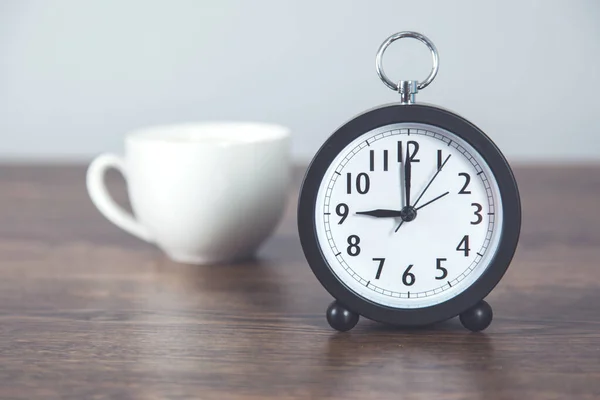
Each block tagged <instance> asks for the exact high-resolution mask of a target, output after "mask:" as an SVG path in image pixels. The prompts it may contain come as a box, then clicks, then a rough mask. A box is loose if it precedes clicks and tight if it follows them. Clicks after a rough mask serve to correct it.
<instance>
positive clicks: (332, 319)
mask: <svg viewBox="0 0 600 400" xmlns="http://www.w3.org/2000/svg"><path fill="white" fill-rule="evenodd" d="M327 322H329V325H330V326H331V327H332V328H333V329H335V330H338V331H340V332H346V331H349V330H350V329H352V328H354V327H355V326H356V324H357V323H358V314H356V313H354V312H352V311H350V310H348V309H347V308H346V307H344V306H343V305H341V304H340V303H338V302H337V301H334V302H333V303H331V304H330V305H329V307H327Z"/></svg>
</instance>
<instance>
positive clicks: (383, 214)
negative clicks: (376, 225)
mask: <svg viewBox="0 0 600 400" xmlns="http://www.w3.org/2000/svg"><path fill="white" fill-rule="evenodd" d="M400 213H401V211H400V210H382V209H377V210H370V211H357V212H356V214H358V215H368V216H369V217H375V218H393V217H399V216H400Z"/></svg>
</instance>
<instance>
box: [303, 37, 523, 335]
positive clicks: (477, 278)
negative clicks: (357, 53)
mask: <svg viewBox="0 0 600 400" xmlns="http://www.w3.org/2000/svg"><path fill="white" fill-rule="evenodd" d="M401 38H413V39H417V40H419V41H421V42H422V43H424V44H425V45H426V46H427V47H428V48H429V50H430V52H431V54H432V57H433V67H432V70H431V72H430V74H429V76H428V77H427V78H426V79H425V80H424V81H422V82H417V81H400V82H398V83H394V81H392V80H390V79H389V78H388V76H387V75H386V74H385V73H384V71H383V68H382V57H383V54H384V52H385V50H386V48H387V47H388V46H389V45H390V44H391V43H392V42H394V41H396V40H398V39H401ZM438 60H439V58H438V52H437V49H436V48H435V46H434V44H433V43H432V42H431V41H430V40H429V39H428V38H427V37H425V36H423V35H421V34H419V33H416V32H400V33H397V34H395V35H392V36H390V37H389V38H388V39H387V40H386V41H385V42H384V43H383V44H382V45H381V47H380V48H379V51H378V52H377V57H376V69H377V73H378V75H379V77H380V78H381V80H382V81H383V82H384V83H385V84H386V86H388V87H389V88H391V89H393V90H395V91H397V92H398V93H399V96H400V101H399V102H398V103H395V104H387V105H383V106H380V107H377V108H374V109H371V110H369V111H366V112H364V113H362V114H360V115H358V116H356V117H354V118H353V119H351V120H350V121H348V122H346V123H345V124H344V125H342V126H341V127H340V128H339V129H338V130H337V131H335V132H334V133H333V134H332V135H331V136H330V137H329V138H328V139H327V140H326V142H325V143H324V144H323V145H322V147H321V148H320V150H319V151H318V152H317V154H316V156H315V157H314V159H313V160H312V162H311V164H310V166H309V168H308V170H307V172H306V175H305V177H304V181H303V184H302V188H301V191H300V196H299V203H298V231H299V235H300V241H301V244H302V249H303V251H304V255H305V257H306V259H307V261H308V264H309V265H310V267H311V269H312V271H313V272H314V274H315V276H316V277H317V279H318V280H319V282H320V283H321V284H322V285H323V286H324V287H325V289H326V290H327V291H328V292H329V293H330V294H331V296H333V298H334V299H335V300H334V301H333V302H332V303H331V305H330V306H329V308H328V309H327V312H326V316H327V320H328V322H329V324H330V326H331V327H332V328H334V329H336V330H339V331H347V330H350V329H352V328H353V327H354V326H355V325H356V323H357V322H358V320H359V316H363V317H365V318H368V319H371V320H375V321H379V322H382V323H386V324H393V325H398V326H404V327H412V326H421V325H428V324H432V323H436V322H440V321H444V320H447V319H450V318H453V317H456V316H460V321H461V322H462V324H463V326H464V327H465V328H467V329H469V330H471V331H481V330H483V329H485V328H487V327H488V326H489V324H490V323H491V321H492V316H493V313H492V308H491V307H490V305H489V304H488V303H487V302H486V301H484V298H485V297H486V296H487V295H488V294H489V293H490V291H491V290H492V289H493V288H494V287H495V286H496V285H497V284H498V282H499V281H500V279H501V278H502V276H503V275H504V273H505V272H506V270H507V268H508V266H509V264H510V262H511V259H512V257H513V255H514V253H515V249H516V247H517V243H518V238H519V232H520V227H521V206H520V200H519V192H518V188H517V183H516V181H515V178H514V176H513V173H512V171H511V169H510V166H509V164H508V163H507V161H506V159H505V158H504V156H503V155H502V153H501V152H500V150H499V149H498V148H497V147H496V145H495V144H494V143H493V142H492V140H491V139H490V138H489V137H488V136H487V135H486V134H485V133H484V132H483V131H482V130H481V129H479V128H478V127H477V126H475V125H474V124H473V123H471V122H469V121H468V120H466V119H465V118H463V117H461V116H459V115H457V114H455V113H453V112H451V111H448V110H446V109H444V108H441V107H437V106H433V105H429V104H421V103H416V102H415V95H416V94H417V92H418V91H419V90H421V89H424V88H425V87H427V86H428V85H429V84H430V83H431V82H432V81H433V79H434V78H435V76H436V74H437V71H438V65H439V63H438Z"/></svg>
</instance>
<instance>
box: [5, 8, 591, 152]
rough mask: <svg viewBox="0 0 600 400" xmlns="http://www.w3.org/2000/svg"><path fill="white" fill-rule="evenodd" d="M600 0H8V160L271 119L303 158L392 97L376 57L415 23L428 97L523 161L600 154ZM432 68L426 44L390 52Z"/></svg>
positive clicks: (412, 69)
mask: <svg viewBox="0 0 600 400" xmlns="http://www.w3.org/2000/svg"><path fill="white" fill-rule="evenodd" d="M599 20H600V2H598V1H593V0H589V1H585V0H580V1H566V0H565V1H542V0H538V1H533V0H528V1H526V0H521V1H495V2H491V1H476V0H472V1H467V0H463V1H398V0H395V1H347V0H346V1H343V0H337V1H332V0H329V1H326V0H321V1H316V0H301V1H300V0H298V1H282V0H279V1H278V0H271V1H267V0H255V1H242V0H239V1H234V0H220V1H217V0H213V1H184V0H174V1H166V0H164V1H149V0H139V1H137V0H136V1H131V0H128V1H119V0H104V1H85V2H84V1H78V0H60V1H59V0H56V1H43V0H39V1H34V0H13V1H11V0H4V1H1V2H0V135H1V137H0V139H1V140H0V159H4V160H15V159H18V160H31V159H35V160H40V159H43V160H48V159H51V160H88V159H90V158H91V157H92V156H93V155H95V154H97V153H100V152H104V151H119V150H120V149H121V148H122V136H123V134H124V133H125V132H126V131H128V130H129V129H132V128H135V127H139V126H143V125H150V124H163V123H173V122H179V121H193V120H207V119H210V120H214V119H235V120H245V119H251V120H264V121H273V122H278V123H281V124H285V125H289V126H290V127H292V129H293V131H294V133H295V137H294V149H293V150H294V155H295V156H296V157H297V158H298V159H301V160H307V159H309V158H310V157H311V156H312V154H313V153H314V152H315V151H316V149H317V148H318V146H319V144H320V143H322V142H323V140H324V139H325V138H326V137H327V136H328V135H329V134H330V133H331V132H332V131H333V130H334V129H335V128H336V127H337V126H338V125H340V124H341V123H342V122H344V121H345V120H347V119H348V118H350V117H352V116H353V115H354V114H356V113H358V112H360V111H361V110H364V109H366V108H370V107H372V106H375V105H377V104H381V103H386V102H391V101H395V100H396V99H397V95H396V94H394V92H392V91H391V90H389V89H387V88H386V87H385V86H383V84H382V83H381V82H380V81H379V79H378V78H377V76H376V74H375V70H374V60H375V52H376V50H377V48H378V46H379V45H380V43H381V42H382V41H383V40H384V39H385V38H386V37H387V36H389V35H390V34H391V33H394V32H397V31H401V30H417V31H419V32H422V33H424V34H425V35H427V36H429V37H430V38H431V39H432V40H433V41H434V42H435V44H436V45H437V47H438V49H439V51H440V57H441V65H440V73H439V75H438V77H437V79H436V80H435V81H434V82H433V84H432V85H431V86H430V87H429V88H427V89H426V90H424V91H423V92H422V93H421V94H420V96H419V99H420V100H421V101H426V102H431V103H436V104H440V105H442V106H445V107H447V108H450V109H453V110H454V111H456V112H458V113H460V114H462V115H464V116H466V117H467V118H469V119H471V120H472V121H473V122H475V123H476V124H478V125H479V126H480V127H481V128H483V129H484V130H485V131H487V132H488V133H489V134H490V135H491V136H492V138H493V139H494V140H495V141H496V142H497V143H498V145H499V146H500V147H501V148H502V149H503V150H504V151H505V153H506V154H507V155H508V157H509V158H511V159H512V160H517V161H557V160H558V161H584V162H585V161H590V160H600V141H598V140H597V137H598V135H599V134H600V129H599V128H600V123H599V122H598V121H599V116H600V107H599V105H600V103H599V101H598V96H597V94H598V92H599V91H600V73H599V72H598V71H599V67H598V65H599V64H600V24H599V23H598V21H599ZM385 65H386V68H387V71H389V72H388V73H389V75H391V76H393V77H394V78H395V79H401V78H402V79H423V78H424V76H425V75H426V74H427V72H428V70H429V68H430V60H429V54H428V52H427V50H426V48H425V47H421V45H420V44H419V43H418V42H416V41H408V40H407V41H405V42H404V43H402V42H400V44H397V45H396V44H395V45H394V46H393V47H392V48H390V50H389V55H388V56H387V57H386V59H385Z"/></svg>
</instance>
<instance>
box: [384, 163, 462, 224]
mask: <svg viewBox="0 0 600 400" xmlns="http://www.w3.org/2000/svg"><path fill="white" fill-rule="evenodd" d="M451 155H452V154H448V157H446V159H445V160H444V162H443V163H442V165H440V167H439V168H438V169H437V171H435V174H433V177H432V178H431V180H430V181H429V183H427V186H425V189H423V191H422V192H421V194H420V195H419V197H418V198H417V201H415V204H414V206H416V205H417V204H418V203H419V200H421V197H423V195H424V194H425V192H426V191H427V189H429V186H431V184H432V183H433V181H434V180H435V178H436V177H437V176H438V174H439V173H440V171H441V170H442V168H444V165H446V163H447V162H448V160H449V159H450V156H451ZM444 196H445V195H444ZM434 200H437V199H434ZM429 203H431V202H429ZM429 203H427V204H429ZM427 204H425V205H423V206H422V207H424V206H426V205H427ZM414 206H413V207H414ZM403 223H404V220H402V221H400V224H398V227H397V228H396V230H395V231H394V232H398V229H400V227H401V226H402V224H403Z"/></svg>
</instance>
